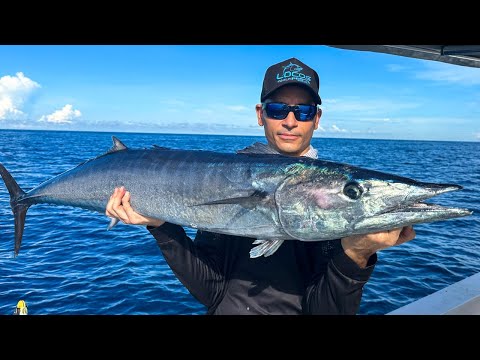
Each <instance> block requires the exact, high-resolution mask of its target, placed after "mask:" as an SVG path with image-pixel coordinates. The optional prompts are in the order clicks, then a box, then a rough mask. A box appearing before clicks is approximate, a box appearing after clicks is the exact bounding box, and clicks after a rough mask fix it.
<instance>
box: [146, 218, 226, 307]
mask: <svg viewBox="0 0 480 360" xmlns="http://www.w3.org/2000/svg"><path fill="white" fill-rule="evenodd" d="M147 230H148V231H150V233H151V234H152V235H153V237H154V238H155V240H156V241H157V245H158V246H159V248H160V250H161V251H162V253H163V256H164V258H165V261H166V262H167V264H168V265H169V266H170V268H171V269H172V271H173V272H174V274H175V275H176V276H177V278H178V279H179V280H180V282H181V283H182V284H183V285H184V286H185V287H186V288H187V289H188V291H189V292H190V293H191V294H192V295H193V296H194V297H195V298H196V299H197V300H198V301H199V302H200V303H202V304H203V305H205V306H206V307H207V308H210V307H212V306H214V304H216V302H217V301H218V299H219V297H220V296H221V295H222V291H223V289H224V285H225V276H224V274H223V271H222V269H221V267H220V266H219V264H221V263H219V259H221V257H222V252H223V242H218V241H210V238H212V237H214V236H215V234H212V233H209V232H202V231H197V235H196V237H195V241H192V239H191V238H190V237H188V236H187V234H186V232H185V229H184V228H183V227H182V226H179V225H175V224H171V223H165V224H163V225H161V226H159V227H156V228H152V227H147ZM212 240H213V239H212Z"/></svg>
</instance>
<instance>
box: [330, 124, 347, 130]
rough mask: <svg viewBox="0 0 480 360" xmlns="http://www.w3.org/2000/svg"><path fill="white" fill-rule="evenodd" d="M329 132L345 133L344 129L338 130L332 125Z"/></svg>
mask: <svg viewBox="0 0 480 360" xmlns="http://www.w3.org/2000/svg"><path fill="white" fill-rule="evenodd" d="M330 131H331V132H347V130H346V129H340V128H339V127H338V126H337V125H335V124H333V125H332V126H331V128H330Z"/></svg>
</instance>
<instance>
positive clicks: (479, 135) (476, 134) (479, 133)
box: [473, 132, 480, 140]
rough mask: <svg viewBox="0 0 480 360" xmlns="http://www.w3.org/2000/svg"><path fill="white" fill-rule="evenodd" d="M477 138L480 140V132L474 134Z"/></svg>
mask: <svg viewBox="0 0 480 360" xmlns="http://www.w3.org/2000/svg"><path fill="white" fill-rule="evenodd" d="M473 137H474V138H475V140H480V132H478V133H475V134H473Z"/></svg>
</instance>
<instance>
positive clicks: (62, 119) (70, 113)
mask: <svg viewBox="0 0 480 360" xmlns="http://www.w3.org/2000/svg"><path fill="white" fill-rule="evenodd" d="M80 116H82V113H81V112H80V110H76V109H73V106H72V105H70V104H67V105H65V106H64V107H63V108H62V109H60V110H57V111H55V112H53V113H52V114H50V115H43V116H42V117H41V118H40V119H39V120H38V121H45V122H50V123H55V124H70V123H72V120H74V119H76V118H79V117H80Z"/></svg>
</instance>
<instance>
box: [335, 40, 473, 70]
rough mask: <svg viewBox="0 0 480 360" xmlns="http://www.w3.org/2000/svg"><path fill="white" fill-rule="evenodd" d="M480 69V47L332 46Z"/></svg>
mask: <svg viewBox="0 0 480 360" xmlns="http://www.w3.org/2000/svg"><path fill="white" fill-rule="evenodd" d="M330 46H332V47H336V48H341V49H348V50H360V51H373V52H380V53H385V54H393V55H400V56H406V57H411V58H417V59H425V60H433V61H441V62H445V63H450V64H455V65H462V66H469V67H477V68H480V45H330Z"/></svg>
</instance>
